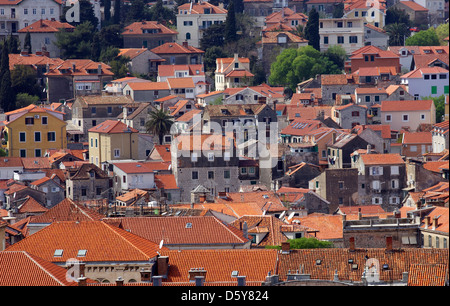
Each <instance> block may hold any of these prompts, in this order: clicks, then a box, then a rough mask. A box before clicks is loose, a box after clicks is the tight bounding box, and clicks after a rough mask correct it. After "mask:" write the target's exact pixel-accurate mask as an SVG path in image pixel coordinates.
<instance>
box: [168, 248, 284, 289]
mask: <svg viewBox="0 0 450 306" xmlns="http://www.w3.org/2000/svg"><path fill="white" fill-rule="evenodd" d="M161 253H162V255H163V256H168V257H169V266H170V267H169V273H168V276H167V280H163V283H164V282H165V281H167V282H188V281H189V270H190V269H191V268H200V267H202V268H204V269H205V270H206V271H207V272H206V277H205V282H207V283H213V282H223V281H227V282H232V281H235V278H233V277H232V276H231V273H232V272H233V271H238V273H239V275H245V276H246V281H247V282H263V281H264V280H265V278H266V276H267V274H268V273H269V271H271V272H272V273H274V271H275V269H276V258H277V250H264V249H262V250H258V249H251V250H240V249H234V250H182V251H181V252H179V251H164V252H161ZM249 263H252V264H249Z"/></svg>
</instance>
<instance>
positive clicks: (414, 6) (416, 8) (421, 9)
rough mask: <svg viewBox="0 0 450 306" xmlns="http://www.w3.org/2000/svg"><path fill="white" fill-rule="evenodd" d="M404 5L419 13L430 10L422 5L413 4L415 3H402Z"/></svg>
mask: <svg viewBox="0 0 450 306" xmlns="http://www.w3.org/2000/svg"><path fill="white" fill-rule="evenodd" d="M401 3H402V4H403V5H406V6H407V7H409V8H410V9H412V10H414V11H417V12H428V9H427V8H425V7H423V6H421V5H420V4H418V3H416V2H413V1H401Z"/></svg>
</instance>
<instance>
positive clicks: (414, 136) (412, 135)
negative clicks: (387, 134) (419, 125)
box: [403, 132, 432, 145]
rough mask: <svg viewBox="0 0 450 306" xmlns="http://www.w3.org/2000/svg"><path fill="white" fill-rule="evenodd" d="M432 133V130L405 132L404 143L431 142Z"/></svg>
mask: <svg viewBox="0 0 450 306" xmlns="http://www.w3.org/2000/svg"><path fill="white" fill-rule="evenodd" d="M431 143H432V134H431V133H430V132H404V133H403V144H430V145H431Z"/></svg>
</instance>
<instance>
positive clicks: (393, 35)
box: [385, 23, 410, 46]
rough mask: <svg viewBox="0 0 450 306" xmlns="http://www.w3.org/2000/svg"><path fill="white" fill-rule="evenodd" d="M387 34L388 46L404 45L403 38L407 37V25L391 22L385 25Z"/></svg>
mask: <svg viewBox="0 0 450 306" xmlns="http://www.w3.org/2000/svg"><path fill="white" fill-rule="evenodd" d="M385 30H386V32H387V33H388V34H389V46H404V45H405V39H406V38H407V37H409V35H410V32H409V29H408V26H407V25H406V24H404V23H391V24H388V25H387V26H386V27H385Z"/></svg>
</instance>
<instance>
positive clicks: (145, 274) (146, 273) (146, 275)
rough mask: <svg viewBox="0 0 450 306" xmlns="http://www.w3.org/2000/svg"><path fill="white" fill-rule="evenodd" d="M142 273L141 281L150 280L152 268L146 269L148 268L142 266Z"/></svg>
mask: <svg viewBox="0 0 450 306" xmlns="http://www.w3.org/2000/svg"><path fill="white" fill-rule="evenodd" d="M140 273H141V282H149V281H150V279H151V275H152V273H151V271H150V270H146V269H144V268H142V269H141V271H140Z"/></svg>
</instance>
